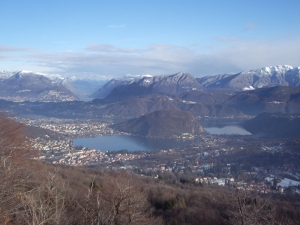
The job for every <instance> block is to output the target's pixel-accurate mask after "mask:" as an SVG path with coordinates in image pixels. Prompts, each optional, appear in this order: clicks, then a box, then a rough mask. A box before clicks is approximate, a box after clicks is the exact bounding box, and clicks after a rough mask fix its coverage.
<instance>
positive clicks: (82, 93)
mask: <svg viewBox="0 0 300 225" xmlns="http://www.w3.org/2000/svg"><path fill="white" fill-rule="evenodd" d="M14 76H19V77H20V76H21V77H24V76H28V79H29V78H30V77H31V76H42V77H44V78H47V79H49V80H50V81H51V83H52V84H53V85H54V86H55V85H58V86H62V87H64V88H66V89H68V92H70V94H71V95H72V96H75V95H76V96H77V97H75V99H78V98H80V99H86V97H88V96H89V95H91V94H92V93H94V92H95V91H96V90H97V89H99V88H100V87H102V86H103V85H104V84H105V83H106V82H107V81H108V80H107V79H106V80H105V78H103V77H100V78H97V77H92V78H90V77H89V78H79V77H75V76H72V77H67V78H65V77H63V76H61V75H59V74H44V73H38V72H32V71H26V70H22V71H2V72H1V71H0V82H1V83H2V82H4V81H5V80H7V79H9V78H11V77H14ZM23 81H24V80H23ZM24 82H26V81H24ZM4 83H5V82H4ZM2 98H3V97H2ZM6 99H10V98H9V97H8V96H7V97H6ZM12 99H15V98H12ZM18 99H19V97H18ZM67 99H69V100H70V98H66V100H67ZM31 100H32V99H31ZM73 100H74V98H73Z"/></svg>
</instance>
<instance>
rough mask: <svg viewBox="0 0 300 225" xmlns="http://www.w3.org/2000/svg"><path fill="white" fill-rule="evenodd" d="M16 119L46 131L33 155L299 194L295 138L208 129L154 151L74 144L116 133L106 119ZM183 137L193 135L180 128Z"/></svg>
mask: <svg viewBox="0 0 300 225" xmlns="http://www.w3.org/2000/svg"><path fill="white" fill-rule="evenodd" d="M15 119H17V120H19V121H20V122H22V123H24V124H26V125H30V126H32V127H39V128H44V129H45V130H48V131H49V133H47V132H46V133H45V134H40V135H39V137H35V138H32V139H31V141H32V143H33V146H34V148H35V149H37V150H39V152H40V153H41V154H40V155H39V156H37V157H36V159H38V160H43V161H46V162H51V163H53V164H67V165H72V166H88V167H94V168H109V169H112V170H117V169H121V170H125V171H128V172H130V173H135V174H140V175H141V176H151V177H154V178H158V179H172V180H174V182H182V183H187V184H193V185H231V186H232V187H235V188H237V189H242V190H249V191H256V192H260V193H270V192H272V193H273V192H279V193H286V192H293V193H297V194H300V188H299V187H300V182H299V181H300V168H299V166H298V164H297V163H296V162H297V160H299V158H300V155H299V152H297V151H293V150H295V146H297V143H295V140H289V139H287V140H282V139H278V140H276V139H275V140H258V139H257V138H254V137H251V136H248V135H245V136H243V135H211V134H208V133H206V134H205V135H203V136H202V137H200V138H198V139H197V140H195V141H194V142H193V143H192V144H187V145H186V146H185V147H174V148H169V149H153V151H128V150H126V149H123V150H119V151H101V149H91V148H87V147H84V146H74V143H73V139H74V138H80V137H94V136H107V135H114V134H120V133H119V132H116V131H115V130H113V129H111V128H110V127H109V126H108V123H106V122H102V121H97V120H83V119H58V118H38V119H28V118H26V119H24V118H15ZM52 131H54V132H53V133H51V132H52ZM126 135H128V134H126ZM181 138H183V139H184V138H187V139H190V138H192V137H191V136H189V135H188V134H186V133H184V134H183V135H182V137H181ZM100 148H101V147H100ZM279 161H280V162H279Z"/></svg>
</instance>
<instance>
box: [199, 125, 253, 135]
mask: <svg viewBox="0 0 300 225" xmlns="http://www.w3.org/2000/svg"><path fill="white" fill-rule="evenodd" d="M204 129H205V130H206V131H207V132H208V133H210V134H218V135H220V134H238V135H251V133H250V132H248V131H247V130H245V129H244V128H243V127H241V126H238V125H226V126H223V127H222V126H215V127H205V128H204Z"/></svg>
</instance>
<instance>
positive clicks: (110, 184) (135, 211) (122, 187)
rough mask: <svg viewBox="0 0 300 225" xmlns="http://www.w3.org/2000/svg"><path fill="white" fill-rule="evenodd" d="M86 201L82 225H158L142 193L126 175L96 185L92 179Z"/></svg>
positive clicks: (158, 222)
mask: <svg viewBox="0 0 300 225" xmlns="http://www.w3.org/2000/svg"><path fill="white" fill-rule="evenodd" d="M93 200H94V202H92V201H93ZM86 202H87V203H86V206H85V208H84V210H85V212H86V213H85V222H84V224H97V225H100V224H101V225H110V224H114V225H120V224H122V225H123V224H132V225H135V224H139V225H146V224H154V223H155V224H160V222H161V221H160V219H159V218H158V219H157V218H154V217H152V211H151V210H152V209H151V206H150V203H149V202H148V200H147V195H146V193H144V192H143V191H142V189H140V188H139V187H138V185H137V184H136V183H135V182H134V180H133V179H132V178H130V177H129V176H128V175H124V174H120V175H119V176H117V177H110V178H108V180H102V182H101V183H100V184H99V185H97V184H96V182H95V179H93V181H92V183H91V186H90V188H89V192H88V195H87V201H86Z"/></svg>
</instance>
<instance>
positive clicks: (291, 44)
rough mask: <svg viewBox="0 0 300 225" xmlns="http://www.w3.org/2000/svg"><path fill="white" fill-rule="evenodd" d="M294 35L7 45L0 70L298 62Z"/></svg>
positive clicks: (69, 71)
mask: <svg viewBox="0 0 300 225" xmlns="http://www.w3.org/2000/svg"><path fill="white" fill-rule="evenodd" d="M219 40H222V39H219ZM298 40H299V38H297V37H282V38H278V39H270V40H258V39H255V40H254V39H253V40H250V39H237V40H236V41H235V40H234V37H233V38H232V40H230V41H227V40H225V41H223V40H222V41H220V43H218V44H217V45H216V46H218V47H214V48H212V49H211V50H210V52H209V53H206V54H204V53H202V52H199V51H196V50H195V49H193V47H183V46H176V45H169V44H152V45H149V46H146V47H144V48H127V47H126V48H125V47H119V46H113V45H108V44H92V45H89V46H87V47H86V48H85V49H83V51H81V52H79V51H78V52H75V51H67V52H62V53H60V52H57V53H47V52H43V53H41V52H37V51H35V52H33V51H31V52H28V53H26V55H25V53H23V54H22V55H20V54H10V52H9V53H7V54H6V50H9V48H2V52H3V53H2V54H1V56H0V70H2V69H6V70H8V69H11V70H14V69H27V70H34V71H38V72H44V73H49V72H50V73H58V74H61V75H64V76H72V75H79V76H94V75H104V76H109V77H122V76H124V75H125V74H151V75H163V74H164V75H166V74H173V73H176V72H179V71H184V72H188V73H191V74H192V75H194V76H204V75H213V74H220V73H228V72H240V71H243V70H250V69H257V68H261V67H264V66H271V65H282V64H289V65H292V66H300V65H299V62H300V55H299V52H300V43H299V41H298ZM13 49H14V48H11V50H13ZM16 49H17V48H16ZM21 49H22V48H21ZM0 50H1V48H0ZM4 50H5V51H4ZM7 57H9V58H7ZM7 65H12V66H14V65H15V66H18V68H7V67H6V68H1V66H7ZM20 67H22V68H20Z"/></svg>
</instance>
